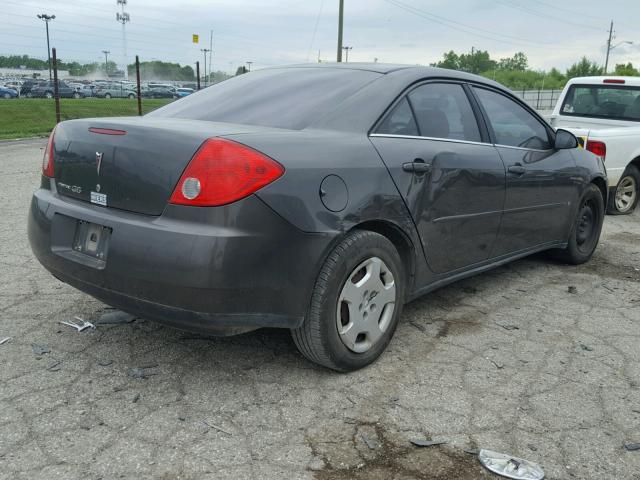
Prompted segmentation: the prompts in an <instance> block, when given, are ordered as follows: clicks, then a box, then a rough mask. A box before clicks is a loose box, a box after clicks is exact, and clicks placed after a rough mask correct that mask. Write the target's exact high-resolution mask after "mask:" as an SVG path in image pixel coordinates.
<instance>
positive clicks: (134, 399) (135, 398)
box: [131, 393, 140, 403]
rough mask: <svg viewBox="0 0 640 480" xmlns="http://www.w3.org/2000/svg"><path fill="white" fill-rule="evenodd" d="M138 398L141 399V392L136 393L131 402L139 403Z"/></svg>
mask: <svg viewBox="0 0 640 480" xmlns="http://www.w3.org/2000/svg"><path fill="white" fill-rule="evenodd" d="M138 400H140V394H139V393H136V394H135V395H134V396H133V398H132V399H131V402H132V403H137V402H138Z"/></svg>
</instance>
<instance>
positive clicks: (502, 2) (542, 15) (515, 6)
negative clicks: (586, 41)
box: [496, 0, 606, 32]
mask: <svg viewBox="0 0 640 480" xmlns="http://www.w3.org/2000/svg"><path fill="white" fill-rule="evenodd" d="M496 1H497V2H498V3H499V4H500V5H503V6H505V7H509V8H513V9H516V10H520V11H523V12H525V13H528V14H530V15H535V16H537V17H540V18H549V19H551V20H555V21H557V22H562V23H563V24H565V25H573V26H575V27H580V28H585V29H589V30H596V31H598V32H602V31H606V29H604V28H601V27H595V26H593V25H587V24H584V23H578V22H574V21H571V20H567V18H566V17H556V16H553V15H549V14H547V13H541V12H538V11H536V10H532V9H530V8H528V7H525V6H524V5H520V4H516V3H513V2H508V1H507V0H496Z"/></svg>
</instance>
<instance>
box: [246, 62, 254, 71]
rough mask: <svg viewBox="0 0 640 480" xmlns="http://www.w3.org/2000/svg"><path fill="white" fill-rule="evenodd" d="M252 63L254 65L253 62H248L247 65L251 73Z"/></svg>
mask: <svg viewBox="0 0 640 480" xmlns="http://www.w3.org/2000/svg"><path fill="white" fill-rule="evenodd" d="M252 63H253V62H247V65H248V66H249V69H248V70H249V71H251V64H252Z"/></svg>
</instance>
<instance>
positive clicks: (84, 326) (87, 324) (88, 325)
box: [58, 316, 96, 333]
mask: <svg viewBox="0 0 640 480" xmlns="http://www.w3.org/2000/svg"><path fill="white" fill-rule="evenodd" d="M74 319H75V320H77V321H78V322H82V323H75V322H67V321H66V320H61V321H60V322H58V323H61V324H62V325H67V326H69V327H73V328H75V329H76V331H77V332H78V333H80V332H82V331H84V330H86V329H87V328H96V326H95V325H94V324H93V323H90V322H87V321H85V320H83V319H82V318H81V317H78V316H75V317H74Z"/></svg>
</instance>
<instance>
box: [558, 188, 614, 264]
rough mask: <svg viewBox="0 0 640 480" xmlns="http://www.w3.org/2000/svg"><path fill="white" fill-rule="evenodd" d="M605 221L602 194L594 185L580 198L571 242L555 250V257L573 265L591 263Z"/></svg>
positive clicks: (570, 238) (570, 235)
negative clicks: (563, 247)
mask: <svg viewBox="0 0 640 480" xmlns="http://www.w3.org/2000/svg"><path fill="white" fill-rule="evenodd" d="M603 221H604V199H603V198H602V192H601V191H600V189H599V188H598V187H597V185H594V184H593V183H592V184H590V185H589V186H588V187H587V189H586V190H585V192H584V193H583V194H582V197H581V198H580V202H579V203H578V211H577V213H576V218H575V220H574V222H573V225H572V227H571V233H570V234H569V242H568V244H567V247H566V248H565V249H563V250H553V251H552V253H553V256H554V257H556V258H557V259H558V260H561V261H563V262H566V263H570V264H572V265H580V264H582V263H585V262H587V261H589V259H590V258H591V256H592V255H593V252H594V251H595V249H596V247H597V246H598V241H599V240H600V233H601V232H602V223H603Z"/></svg>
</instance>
